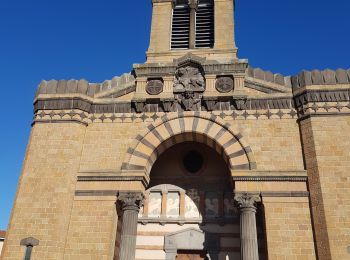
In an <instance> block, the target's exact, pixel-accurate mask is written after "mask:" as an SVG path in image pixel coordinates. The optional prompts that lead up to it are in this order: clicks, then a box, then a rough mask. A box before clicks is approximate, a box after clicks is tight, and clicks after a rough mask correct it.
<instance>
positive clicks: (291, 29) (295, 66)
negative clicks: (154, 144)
mask: <svg viewBox="0 0 350 260" xmlns="http://www.w3.org/2000/svg"><path fill="white" fill-rule="evenodd" d="M236 6H237V11H236V42H237V46H238V47H239V57H240V58H248V59H249V62H250V64H251V65H252V66H254V67H261V68H263V69H266V70H271V71H273V72H275V73H277V72H278V73H282V74H285V75H290V74H296V73H298V72H299V71H300V70H302V69H316V68H317V69H325V68H331V69H336V68H339V67H342V68H349V67H350V50H349V46H350V33H349V28H350V15H349V10H350V1H348V0H333V1H326V0H284V1H281V0H266V1H261V0H236ZM150 20H151V0H137V1H130V0H127V1H121V0H104V1H101V0H100V1H97V0H95V1H93V0H84V1H83V0H73V1H72V0H30V1H28V0H1V1H0V90H1V94H2V97H1V102H2V107H3V113H2V118H1V123H0V144H1V146H0V162H1V166H2V167H1V171H0V175H1V182H0V229H6V227H7V223H8V218H9V216H10V212H11V208H12V204H13V200H14V196H15V192H16V188H17V181H18V178H19V174H20V171H21V167H22V162H23V159H24V153H25V149H26V146H27V141H28V135H29V132H30V127H31V126H30V125H31V120H32V117H33V106H32V101H33V97H34V94H35V91H36V87H37V85H38V83H39V82H40V81H41V80H42V79H47V80H49V79H53V78H54V79H71V78H75V79H80V78H86V79H87V80H89V81H90V82H102V81H104V80H105V79H111V78H112V77H113V76H116V75H120V74H122V73H123V72H129V71H130V70H131V68H132V64H133V63H142V62H144V60H145V51H146V50H147V47H148V43H149V31H150Z"/></svg>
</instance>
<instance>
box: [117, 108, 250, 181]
mask: <svg viewBox="0 0 350 260" xmlns="http://www.w3.org/2000/svg"><path fill="white" fill-rule="evenodd" d="M186 141H195V142H200V143H204V144H206V145H208V146H210V147H212V148H213V149H214V150H216V151H217V152H218V153H219V154H221V155H222V156H223V158H224V159H225V161H226V163H227V165H228V166H229V168H230V170H253V169H256V162H255V161H254V158H253V154H252V150H251V148H250V147H249V146H248V144H247V143H246V142H245V140H244V138H243V136H242V135H241V134H240V133H239V132H238V131H235V130H234V129H233V128H232V127H231V125H230V124H228V123H227V122H225V121H223V120H222V119H221V118H220V117H218V116H215V115H212V114H211V115H210V114H209V115H202V114H200V113H199V112H184V113H178V114H174V115H171V116H169V115H165V116H163V117H161V118H160V119H159V120H157V121H156V122H155V123H153V124H150V125H149V126H148V127H147V130H146V131H145V132H144V133H143V134H140V135H138V136H137V137H136V139H135V140H134V143H133V144H132V146H131V147H130V148H129V149H128V151H127V155H126V156H125V159H124V162H123V164H122V171H144V173H145V174H147V175H149V173H150V170H151V168H152V166H153V164H154V162H155V161H156V160H157V158H158V157H159V156H160V155H161V154H162V153H163V152H164V151H165V150H167V149H168V148H170V147H172V146H173V145H175V144H177V143H181V142H186Z"/></svg>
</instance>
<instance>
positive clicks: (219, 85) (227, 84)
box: [215, 77, 234, 93]
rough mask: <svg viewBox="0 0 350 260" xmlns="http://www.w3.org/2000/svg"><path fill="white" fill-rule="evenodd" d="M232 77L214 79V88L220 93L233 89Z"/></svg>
mask: <svg viewBox="0 0 350 260" xmlns="http://www.w3.org/2000/svg"><path fill="white" fill-rule="evenodd" d="M233 85H234V83H233V78H231V77H219V78H218V79H217V80H216V83H215V88H216V90H217V91H219V92H220V93H227V92H230V91H232V90H233Z"/></svg>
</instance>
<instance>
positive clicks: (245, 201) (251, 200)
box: [235, 192, 261, 210]
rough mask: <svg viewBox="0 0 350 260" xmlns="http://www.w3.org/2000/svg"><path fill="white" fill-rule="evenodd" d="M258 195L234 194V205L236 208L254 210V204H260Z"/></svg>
mask: <svg viewBox="0 0 350 260" xmlns="http://www.w3.org/2000/svg"><path fill="white" fill-rule="evenodd" d="M260 201H261V198H260V194H259V193H248V192H243V193H236V194H235V203H236V204H237V206H238V208H239V209H241V210H243V209H249V208H250V209H256V203H257V202H260Z"/></svg>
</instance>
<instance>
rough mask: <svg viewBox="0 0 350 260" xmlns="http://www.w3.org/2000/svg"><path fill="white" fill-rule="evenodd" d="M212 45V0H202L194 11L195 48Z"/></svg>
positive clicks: (210, 46) (211, 46)
mask: <svg viewBox="0 0 350 260" xmlns="http://www.w3.org/2000/svg"><path fill="white" fill-rule="evenodd" d="M213 47H214V4H213V1H212V0H202V1H199V5H198V9H197V12H196V48H213Z"/></svg>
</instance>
